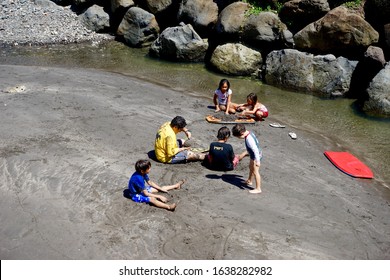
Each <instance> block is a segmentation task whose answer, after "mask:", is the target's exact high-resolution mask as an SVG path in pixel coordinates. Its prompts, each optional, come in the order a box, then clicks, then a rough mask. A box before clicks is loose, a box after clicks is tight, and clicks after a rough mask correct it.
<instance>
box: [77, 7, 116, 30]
mask: <svg viewBox="0 0 390 280" xmlns="http://www.w3.org/2000/svg"><path fill="white" fill-rule="evenodd" d="M79 17H80V19H81V21H82V22H83V23H84V25H85V26H86V27H87V28H88V29H89V30H92V31H95V32H107V31H108V30H109V29H110V16H109V14H108V13H107V12H106V11H104V8H103V7H100V6H98V5H93V6H91V7H89V8H88V9H87V10H86V11H85V12H84V13H82V14H81V15H80V16H79Z"/></svg>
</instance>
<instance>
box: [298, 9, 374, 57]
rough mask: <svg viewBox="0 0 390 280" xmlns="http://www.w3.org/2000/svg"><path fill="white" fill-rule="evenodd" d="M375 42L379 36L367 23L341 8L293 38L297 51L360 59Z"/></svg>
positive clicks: (308, 26)
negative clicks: (358, 57)
mask: <svg viewBox="0 0 390 280" xmlns="http://www.w3.org/2000/svg"><path fill="white" fill-rule="evenodd" d="M378 39H379V34H378V32H377V31H375V30H374V28H373V27H372V26H371V25H370V24H369V23H368V22H366V21H365V20H364V19H363V18H362V17H361V16H359V15H357V14H355V13H352V12H350V11H349V10H348V9H347V8H345V7H343V6H340V7H337V8H335V9H333V10H331V11H330V12H329V13H327V14H326V15H325V16H324V17H322V18H321V19H319V20H318V21H316V22H314V23H311V24H309V25H307V26H306V27H305V28H304V29H302V30H301V31H299V32H298V33H297V34H295V35H294V42H295V46H296V48H297V49H299V50H305V51H309V52H312V53H320V54H326V53H334V54H336V55H343V56H346V57H354V56H359V55H362V54H363V53H364V51H365V50H366V49H367V47H368V46H370V45H371V44H373V43H376V42H378Z"/></svg>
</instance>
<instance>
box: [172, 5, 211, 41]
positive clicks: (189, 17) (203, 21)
mask: <svg viewBox="0 0 390 280" xmlns="http://www.w3.org/2000/svg"><path fill="white" fill-rule="evenodd" d="M177 18H178V20H179V21H180V22H184V23H189V24H191V25H192V26H193V27H194V29H195V30H196V32H197V33H198V34H199V35H200V36H202V37H208V34H209V33H210V31H211V30H212V29H213V28H214V26H215V24H216V22H217V19H218V6H217V4H216V3H214V2H213V0H183V1H181V3H180V8H179V12H178V14H177Z"/></svg>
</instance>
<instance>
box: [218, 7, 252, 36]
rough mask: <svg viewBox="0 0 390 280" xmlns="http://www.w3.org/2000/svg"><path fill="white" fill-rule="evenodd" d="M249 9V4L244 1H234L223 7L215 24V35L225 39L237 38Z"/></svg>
mask: <svg viewBox="0 0 390 280" xmlns="http://www.w3.org/2000/svg"><path fill="white" fill-rule="evenodd" d="M249 9H250V6H249V4H248V3H244V2H235V3H232V4H230V5H228V6H227V7H226V8H225V9H223V10H222V12H221V13H220V14H219V16H218V21H217V24H216V26H215V31H216V33H217V35H218V36H219V37H220V38H221V39H222V40H225V41H229V40H235V39H239V38H240V37H241V35H242V27H243V24H244V22H245V20H246V13H247V11H248V10H249Z"/></svg>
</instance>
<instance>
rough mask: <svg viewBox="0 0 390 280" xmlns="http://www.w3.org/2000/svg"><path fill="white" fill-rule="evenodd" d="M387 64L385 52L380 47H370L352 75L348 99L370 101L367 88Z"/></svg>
mask: <svg viewBox="0 0 390 280" xmlns="http://www.w3.org/2000/svg"><path fill="white" fill-rule="evenodd" d="M385 64H386V60H385V55H384V53H383V50H382V49H381V48H379V47H374V46H369V47H368V49H367V51H366V52H365V53H364V58H363V59H362V60H360V61H359V63H358V64H357V66H356V69H355V71H354V73H353V75H352V79H351V86H350V91H349V93H348V97H350V98H356V99H358V100H360V101H365V100H367V99H368V95H367V88H368V86H369V84H370V82H371V81H372V79H373V78H374V77H375V76H376V75H377V74H378V73H379V71H380V70H382V69H383V67H384V66H385Z"/></svg>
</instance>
